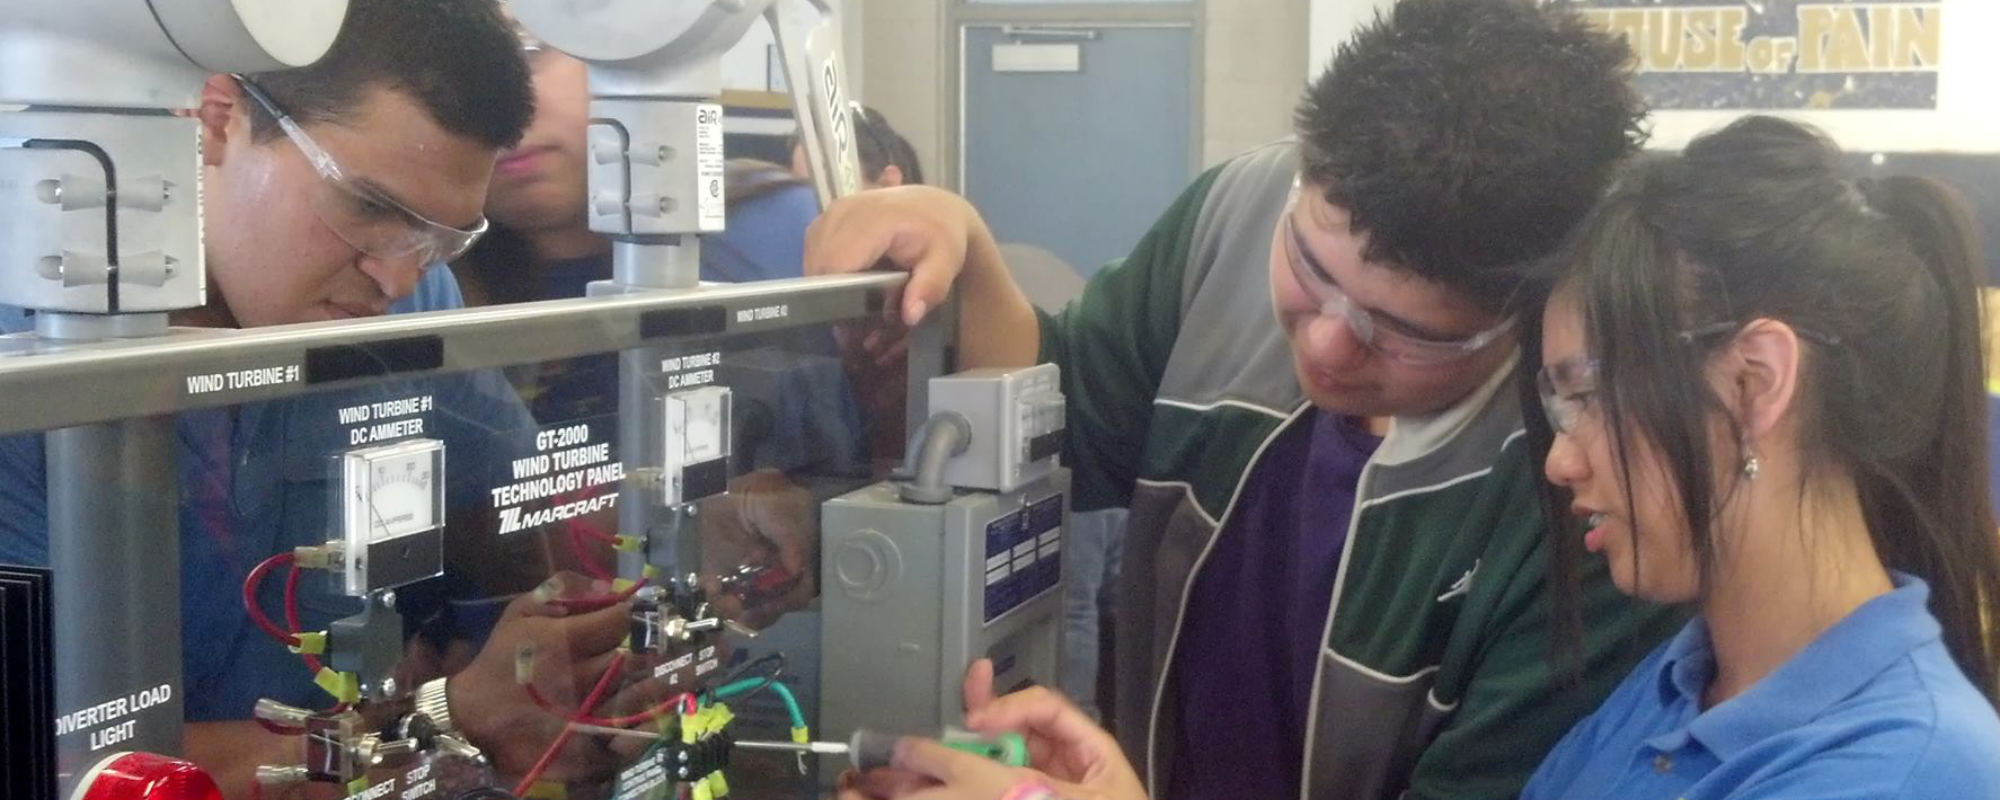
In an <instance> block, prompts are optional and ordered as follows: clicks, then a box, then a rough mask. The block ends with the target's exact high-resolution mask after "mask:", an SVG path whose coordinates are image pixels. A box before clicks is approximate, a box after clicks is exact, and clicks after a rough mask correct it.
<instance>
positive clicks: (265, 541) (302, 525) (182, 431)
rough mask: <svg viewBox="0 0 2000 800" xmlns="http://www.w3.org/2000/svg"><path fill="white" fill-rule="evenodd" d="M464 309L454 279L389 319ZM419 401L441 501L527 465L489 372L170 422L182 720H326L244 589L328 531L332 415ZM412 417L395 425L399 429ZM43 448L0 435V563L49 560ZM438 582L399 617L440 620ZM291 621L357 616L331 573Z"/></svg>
mask: <svg viewBox="0 0 2000 800" xmlns="http://www.w3.org/2000/svg"><path fill="white" fill-rule="evenodd" d="M462 305H464V301H463V298H462V297H461V296H460V295H459V292H458V282H457V280H456V279H455V278H453V277H452V275H451V272H450V270H449V269H448V268H445V267H442V266H437V267H433V268H431V269H430V270H428V271H427V272H426V273H425V275H424V278H423V280H422V281H421V282H420V283H419V284H418V287H417V290H416V292H414V293H413V294H412V295H411V296H410V297H407V298H404V299H403V300H402V301H400V302H398V303H397V304H396V306H395V307H394V309H392V311H391V313H411V312H417V311H436V310H443V309H450V308H458V307H460V306H462ZM32 328H33V322H32V320H31V319H30V318H28V317H27V316H26V315H24V314H22V313H21V312H20V311H19V310H17V309H11V308H5V307H0V331H4V332H7V333H15V332H20V331H24V330H31V329H32ZM420 396H429V397H431V398H432V399H433V401H434V406H433V407H432V410H431V411H429V412H427V413H423V414H420V415H417V416H419V417H421V418H422V419H423V432H422V435H423V436H428V437H435V438H439V439H442V440H444V442H445V449H446V465H445V476H446V488H447V499H448V502H449V503H450V505H451V506H452V507H453V508H454V509H465V508H474V507H476V506H477V505H478V504H479V503H481V502H483V501H484V500H486V498H487V493H486V489H487V487H490V486H494V485H498V484H499V483H501V482H503V480H502V472H503V470H504V469H505V465H506V464H507V463H508V461H509V459H510V458H512V457H513V456H515V455H519V454H527V453H532V452H533V437H534V433H535V427H534V422H533V420H532V419H531V418H530V417H529V416H528V413H527V410H526V409H525V407H523V406H522V404H521V402H520V399H519V397H518V396H517V395H516V394H515V393H514V391H513V389H512V388H511V387H509V386H508V385H507V383H506V381H505V380H504V379H503V378H501V377H500V375H499V374H498V373H496V372H492V371H477V372H468V373H462V374H457V375H449V376H443V377H438V378H427V379H420V380H404V381H390V382H386V383H382V384H377V385H373V386H368V387H363V388H359V389H352V390H345V391H335V392H325V393H319V394H310V395H305V396H301V397H295V398H290V399H285V400H275V401H267V402H255V403H245V404H242V405H237V406H231V407H227V408H216V409H203V410H199V411H191V412H186V413H183V414H181V415H179V417H178V418H177V419H176V424H175V429H176V430H175V432H176V435H177V442H176V444H177V447H176V452H175V461H176V463H177V465H178V467H179V472H180V514H179V520H180V534H181V565H180V567H181V621H182V622H181V634H182V662H183V668H184V670H185V675H184V687H185V689H184V692H185V697H186V712H187V713H186V716H187V719H188V721H190V722H207V721H217V720H238V719H248V718H250V712H251V709H252V708H253V707H254V706H255V704H256V702H257V699H258V698H260V697H269V698H272V699H276V700H279V701H281V702H285V703H290V704H293V705H299V706H312V707H320V706H324V705H326V701H327V698H326V696H325V695H324V693H323V692H321V691H320V690H319V689H318V688H317V687H315V686H314V685H313V684H312V682H311V677H310V676H309V675H308V674H307V673H306V670H305V667H304V666H303V665H301V663H300V660H299V657H298V656H295V655H292V654H291V653H290V652H288V651H286V649H285V648H284V647H283V646H281V645H279V644H277V643H275V642H273V641H271V640H270V639H269V638H268V637H266V636H265V635H264V634H263V633H262V632H260V631H258V630H257V629H256V627H254V626H253V625H251V624H250V621H249V618H248V617H247V616H245V615H244V613H243V604H242V598H241V587H242V584H243V579H244V576H246V575H248V574H249V572H250V569H251V568H252V567H253V566H255V565H256V564H257V562H259V561H261V560H263V559H265V558H267V557H269V556H271V555H273V554H276V553H280V552H284V551H286V550H289V549H291V548H293V547H296V546H300V545H315V544H321V543H324V542H326V541H327V540H328V539H329V538H333V537H334V536H335V535H336V534H334V533H333V532H332V525H331V516H330V513H329V500H330V499H331V498H332V495H333V494H334V492H333V479H334V471H335V470H334V465H335V463H336V462H335V460H334V456H335V455H336V454H338V453H339V452H341V451H343V450H347V449H350V448H351V447H353V446H354V445H353V444H352V439H351V438H350V434H349V431H350V430H351V429H352V428H353V427H354V426H352V425H344V424H343V423H342V419H341V415H340V411H341V409H343V408H351V407H354V406H357V405H363V404H369V403H373V402H377V401H387V400H401V399H406V398H410V397H420ZM407 418H408V417H404V419H407ZM43 458H44V450H43V446H42V436H41V435H39V434H24V435H15V436H5V437H0V562H4V563H14V564H32V565H46V564H48V562H49V548H48V509H47V504H46V500H47V486H48V483H47V475H46V474H45V471H44V470H45V462H44V460H43ZM443 583H444V581H440V580H433V581H428V582H426V583H425V584H418V585H417V586H414V587H411V589H410V590H409V591H403V592H398V595H399V602H398V604H397V608H398V609H399V610H400V611H402V612H403V614H404V616H405V618H406V619H407V620H411V621H416V620H417V619H420V618H424V617H432V616H436V615H438V614H440V613H442V609H443V608H444V607H445V605H444V603H443V600H444V596H443V594H444V592H443V586H442V585H441V584H443ZM300 585H301V592H300V595H301V596H300V606H301V615H300V616H301V619H300V622H301V623H302V624H303V626H304V627H305V628H306V629H308V630H325V629H326V626H327V625H328V624H329V623H330V622H332V621H333V620H334V619H337V618H339V617H343V616H347V615H350V614H353V613H355V612H357V611H359V609H360V606H359V603H358V601H357V600H355V599H353V598H349V597H346V596H344V594H342V593H341V592H340V591H339V589H338V587H336V586H334V585H333V583H332V581H331V580H329V579H328V576H327V574H325V573H318V572H314V573H309V574H308V577H307V578H306V579H305V580H302V581H301V582H300ZM283 588H284V573H283V572H282V571H277V572H274V573H273V574H272V576H271V577H270V578H268V579H266V580H265V582H264V585H263V589H262V595H261V596H262V600H263V607H264V609H265V610H266V611H267V613H270V614H271V616H272V619H274V620H278V621H279V624H283V622H282V620H283V617H282V616H280V614H279V609H280V607H281V603H280V599H281V597H282V595H283Z"/></svg>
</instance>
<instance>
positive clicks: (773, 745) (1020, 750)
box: [571, 723, 1028, 770]
mask: <svg viewBox="0 0 2000 800" xmlns="http://www.w3.org/2000/svg"><path fill="white" fill-rule="evenodd" d="M571 727H573V728H575V729H577V730H578V731H582V732H585V733H604V734H611V735H613V736H632V737H637V738H644V739H659V738H663V737H662V736H661V735H660V734H657V733H653V732H650V731H639V730H631V729H629V728H606V727H601V726H597V725H585V724H581V723H572V724H571ZM901 738H903V737H901V736H898V735H896V734H893V733H883V732H881V731H872V730H868V729H866V728H862V729H859V730H856V731H855V732H854V736H853V738H850V739H848V740H847V741H845V742H759V741H739V742H736V743H735V746H736V747H740V748H743V749H745V750H776V751H781V752H786V753H800V754H805V753H815V754H819V755H830V756H841V755H844V756H847V760H848V762H849V763H850V764H853V765H854V768H855V769H859V770H870V769H876V768H878V767H886V766H889V762H890V761H892V760H893V759H894V757H895V752H896V740H897V739H901ZM938 743H940V744H943V745H944V746H946V747H949V748H951V749H953V750H957V751H959V752H963V753H971V754H972V755H975V756H979V757H980V758H985V759H988V760H991V761H996V762H999V763H1001V764H1005V765H1007V766H1010V767H1025V766H1027V765H1028V740H1027V739H1025V738H1023V737H1022V736H1021V734H1018V733H1002V734H1000V735H998V736H992V737H985V736H979V735H977V734H971V733H966V732H963V731H946V732H945V734H944V736H942V737H939V739H938Z"/></svg>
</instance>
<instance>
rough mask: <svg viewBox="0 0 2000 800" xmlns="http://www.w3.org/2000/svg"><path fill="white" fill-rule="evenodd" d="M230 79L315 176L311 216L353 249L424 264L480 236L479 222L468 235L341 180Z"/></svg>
mask: <svg viewBox="0 0 2000 800" xmlns="http://www.w3.org/2000/svg"><path fill="white" fill-rule="evenodd" d="M235 77H236V82H237V83H238V84H241V85H242V86H243V92H244V94H247V95H249V96H250V98H251V99H252V100H254V101H256V103H257V105H259V106H261V107H262V108H263V109H264V111H265V113H268V114H270V115H271V116H272V117H273V118H274V119H276V120H277V121H278V128H279V129H280V130H283V131H284V132H285V136H286V137H287V138H289V139H291V140H292V145H293V146H294V147H297V148H298V149H299V152H300V153H302V154H304V155H305V157H306V160H307V161H309V162H311V163H312V165H313V169H314V170H315V171H317V172H318V173H319V177H320V181H319V183H318V184H317V185H315V187H314V189H313V192H312V208H313V213H315V214H317V215H318V216H319V218H320V221H321V222H324V223H326V226H327V228H329V229H331V230H332V231H333V232H334V233H335V234H336V235H338V236H339V237H340V238H341V239H342V240H343V241H346V242H347V243H348V244H349V245H350V246H352V247H353V248H354V249H356V250H360V251H361V252H363V253H367V254H368V255H370V256H373V257H375V258H379V259H399V258H404V257H408V256H411V255H416V256H417V257H418V260H419V261H420V262H421V263H425V264H428V263H431V262H434V261H449V260H451V259H453V258H457V257H458V256H460V255H462V254H463V253H465V251H466V250H467V249H468V248H470V247H472V244H473V242H476V241H479V237H480V236H481V235H482V234H484V233H486V219H485V218H484V217H481V218H480V220H479V223H478V224H476V225H474V226H472V228H471V229H469V230H468V229H460V228H454V227H452V226H450V225H446V224H444V223H442V222H438V221H436V220H433V219H431V218H429V217H426V216H424V215H422V214H419V213H417V212H416V211H414V210H411V209H410V207H409V206H406V205H403V204H402V203H400V202H397V201H396V199H395V198H393V197H390V196H388V195H386V194H383V193H382V192H380V191H378V190H376V189H373V188H371V187H369V186H367V185H365V184H362V183H359V182H357V181H355V180H354V179H352V178H349V177H347V176H346V175H345V174H344V173H343V172H342V171H341V169H340V163H339V162H337V161H335V160H334V159H333V155H332V154H331V153H328V152H327V151H326V149H325V148H323V147H320V146H319V143H318V142H315V141H313V138H312V137H311V136H308V135H307V134H306V132H305V129H304V128H301V127H299V124H298V122H296V121H294V120H293V119H292V118H291V115H289V114H286V113H285V112H283V111H280V110H278V106H277V104H276V103H274V102H272V101H271V98H270V96H268V95H266V94H265V93H264V90H262V89H260V88H258V87H257V85H256V84H254V83H251V82H250V81H249V80H248V79H246V78H244V77H243V76H241V75H238V76H235Z"/></svg>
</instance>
